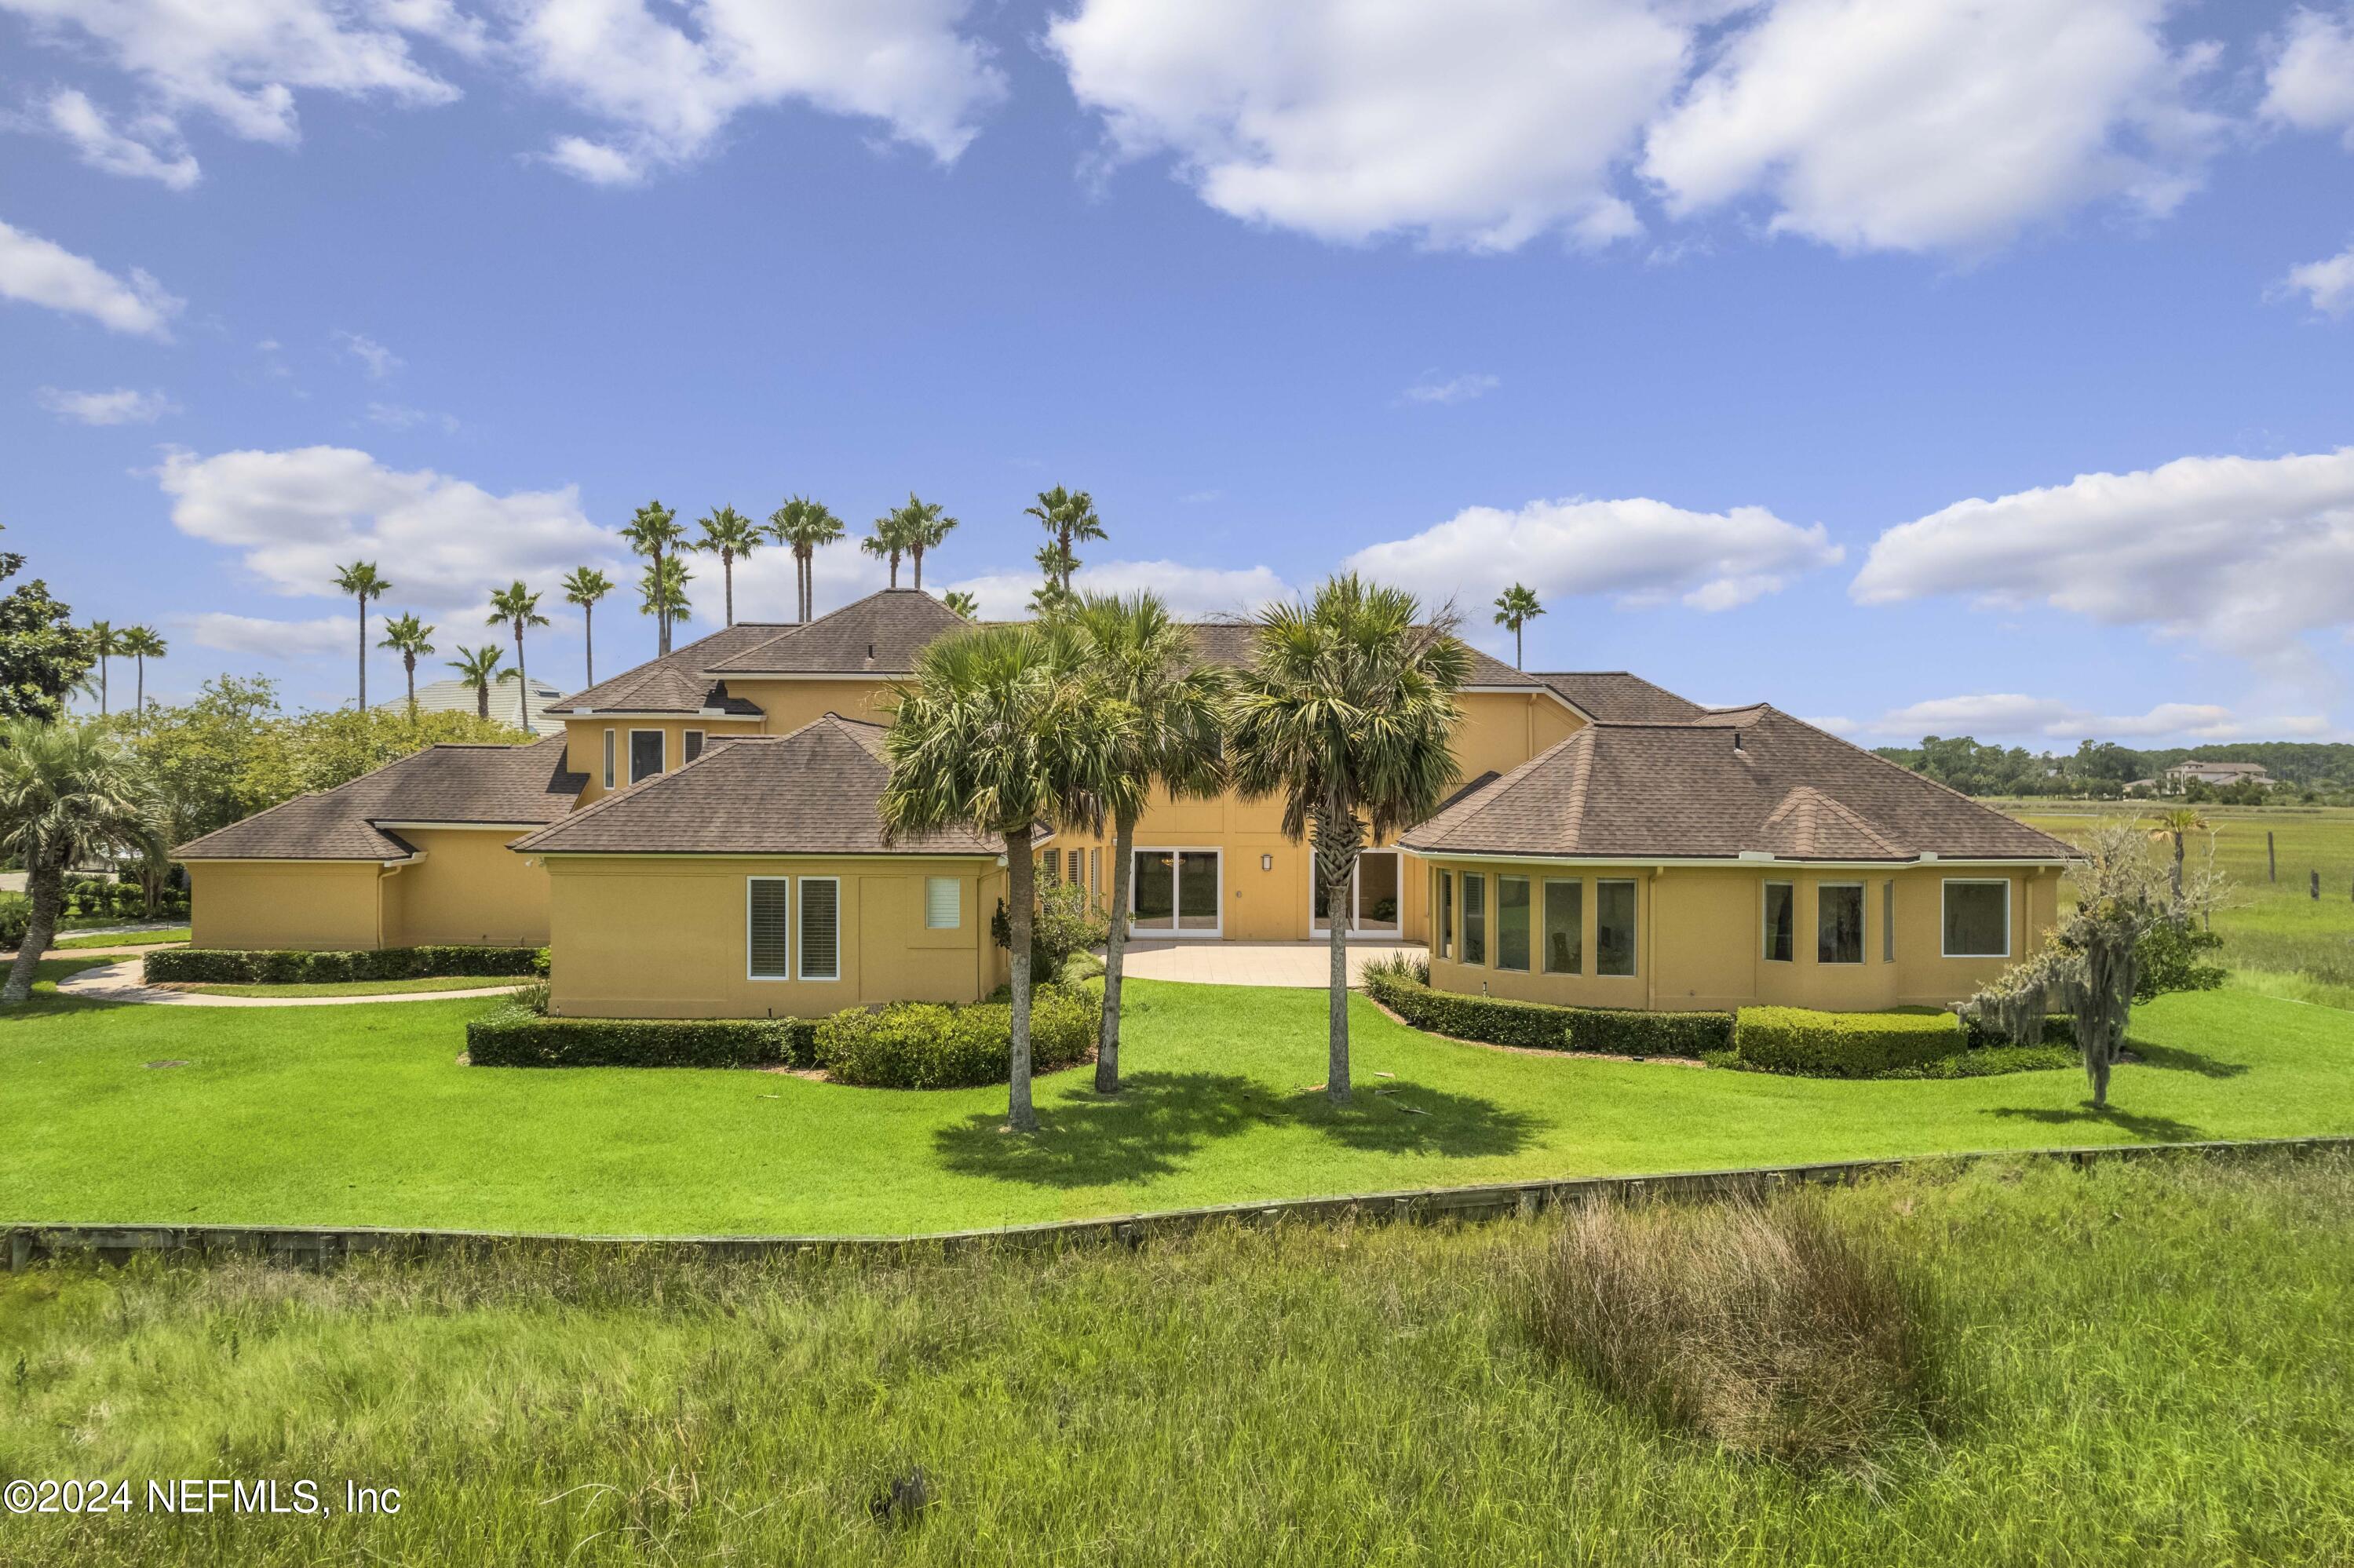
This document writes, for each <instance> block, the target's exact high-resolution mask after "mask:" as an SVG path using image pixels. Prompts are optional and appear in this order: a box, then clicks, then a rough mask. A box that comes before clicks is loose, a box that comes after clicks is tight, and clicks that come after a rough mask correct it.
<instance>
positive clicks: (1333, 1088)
mask: <svg viewBox="0 0 2354 1568" xmlns="http://www.w3.org/2000/svg"><path fill="white" fill-rule="evenodd" d="M1363 831H1364V830H1363V827H1362V826H1361V825H1360V824H1359V822H1358V821H1357V817H1356V813H1355V812H1353V811H1350V812H1341V811H1327V812H1326V813H1324V814H1323V815H1321V816H1320V817H1318V818H1317V819H1316V874H1317V875H1318V876H1319V877H1320V878H1321V879H1322V880H1323V883H1324V929H1325V933H1326V937H1327V939H1328V942H1329V944H1330V947H1331V958H1332V970H1331V976H1330V978H1329V980H1328V981H1327V991H1328V993H1329V994H1328V997H1327V1008H1326V1017H1327V1027H1328V1029H1329V1031H1330V1033H1331V1061H1330V1062H1329V1063H1328V1064H1327V1065H1326V1067H1325V1072H1324V1097H1325V1098H1326V1099H1327V1100H1329V1101H1331V1103H1332V1104H1334V1105H1336V1106H1340V1105H1347V1104H1348V1103H1349V916H1348V912H1347V910H1348V902H1349V882H1350V878H1351V877H1352V876H1353V875H1354V874H1355V873H1356V869H1357V847H1358V842H1359V840H1360V839H1361V837H1362V836H1363Z"/></svg>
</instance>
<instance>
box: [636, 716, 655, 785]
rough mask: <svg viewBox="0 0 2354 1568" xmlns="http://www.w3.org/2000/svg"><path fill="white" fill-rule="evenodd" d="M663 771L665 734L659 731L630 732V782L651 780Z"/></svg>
mask: <svg viewBox="0 0 2354 1568" xmlns="http://www.w3.org/2000/svg"><path fill="white" fill-rule="evenodd" d="M662 770H663V732H662V731H660V730H658V729H633V730H631V732H630V782H631V783H632V784H635V783H636V782H638V781H639V780H640V779H651V778H652V777H653V776H654V775H655V774H657V773H659V772H661V771H662Z"/></svg>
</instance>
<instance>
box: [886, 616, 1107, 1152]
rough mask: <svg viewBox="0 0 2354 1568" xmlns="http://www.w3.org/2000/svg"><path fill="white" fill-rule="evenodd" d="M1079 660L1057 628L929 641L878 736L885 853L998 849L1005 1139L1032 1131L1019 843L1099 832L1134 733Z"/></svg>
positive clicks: (1025, 848)
mask: <svg viewBox="0 0 2354 1568" xmlns="http://www.w3.org/2000/svg"><path fill="white" fill-rule="evenodd" d="M1087 657H1088V648H1087V642H1086V640H1085V639H1083V638H1081V637H1080V636H1078V635H1077V634H1076V632H1075V631H1073V630H1071V629H1070V628H1069V627H1067V626H1056V627H1041V626H1037V625H1034V624H1030V623H1027V622H1024V623H1020V624H1016V625H1012V626H991V627H980V628H976V629H974V630H970V631H962V632H959V633H957V634H956V635H955V636H953V637H942V638H938V639H936V640H934V641H932V642H931V643H929V644H928V645H927V646H926V647H925V649H924V651H923V652H921V653H919V654H917V656H916V672H915V675H914V678H913V679H912V680H911V681H909V682H908V683H907V684H905V685H903V686H901V687H900V688H898V690H897V693H896V696H895V699H894V704H893V706H894V710H895V711H894V722H893V724H892V726H891V727H890V728H889V729H887V730H885V732H884V736H883V750H884V757H885V760H886V761H887V762H888V763H889V764H890V768H891V776H890V780H889V782H888V783H886V784H885V786H884V789H883V796H882V799H881V800H880V802H879V809H880V811H881V814H882V818H883V832H884V838H885V842H886V843H891V842H898V841H900V840H903V839H907V838H913V837H920V836H921V835H923V834H926V833H931V832H938V831H940V830H942V829H944V828H950V827H967V828H970V829H972V830H973V831H975V832H979V833H982V834H985V835H987V836H988V837H990V838H992V839H995V840H998V841H1000V842H1002V843H1003V844H1004V846H1005V863H1006V867H1007V870H1008V872H1009V873H1010V874H1011V878H1012V886H1011V887H1010V888H1009V889H1008V890H1007V895H1006V913H1007V917H1008V920H1009V923H1010V924H1011V926H1012V927H1013V930H1012V942H1011V946H1012V948H1013V953H1012V965H1013V1072H1012V1082H1011V1085H1010V1086H1009V1088H1008V1091H1007V1111H1006V1123H1007V1126H1008V1127H1009V1128H1011V1129H1012V1130H1013V1131H1015V1132H1034V1131H1035V1130H1036V1129H1037V1127H1038V1114H1037V1111H1036V1110H1035V1109H1034V1107H1033V1106H1032V1105H1031V1098H1030V989H1031V982H1032V979H1033V977H1032V975H1031V973H1030V935H1031V931H1032V928H1033V926H1034V920H1033V914H1034V901H1035V899H1036V897H1037V892H1036V885H1037V884H1036V875H1037V869H1036V867H1035V865H1034V863H1033V859H1032V856H1033V851H1032V848H1031V844H1032V842H1033V840H1034V837H1035V836H1036V831H1037V830H1038V829H1039V828H1040V827H1042V826H1046V825H1050V824H1061V825H1064V826H1090V825H1100V823H1101V822H1102V821H1103V800H1104V792H1105V790H1106V789H1107V788H1108V785H1109V784H1110V782H1111V770H1112V768H1113V767H1114V766H1115V763H1116V760H1117V758H1118V757H1119V754H1120V752H1121V749H1122V748H1123V747H1124V746H1125V745H1126V741H1127V731H1128V730H1129V728H1130V727H1132V724H1133V720H1132V718H1131V717H1130V716H1129V713H1128V711H1127V709H1126V708H1125V707H1124V706H1123V705H1121V704H1119V703H1118V702H1114V701H1109V700H1107V699H1106V697H1105V696H1104V694H1102V693H1101V692H1099V691H1097V690H1096V689H1094V688H1093V686H1092V685H1091V683H1089V682H1088V681H1087V678H1086V670H1087Z"/></svg>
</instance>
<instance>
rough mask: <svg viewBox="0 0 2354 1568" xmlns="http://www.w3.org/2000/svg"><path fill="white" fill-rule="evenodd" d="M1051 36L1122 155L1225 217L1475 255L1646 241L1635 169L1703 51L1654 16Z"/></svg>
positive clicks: (1340, 3)
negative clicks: (1169, 176)
mask: <svg viewBox="0 0 2354 1568" xmlns="http://www.w3.org/2000/svg"><path fill="white" fill-rule="evenodd" d="M1047 37H1048V43H1049V47H1050V48H1052V49H1053V51H1054V52H1055V55H1056V56H1057V57H1059V58H1060V59H1061V60H1062V62H1063V65H1064V67H1065V69H1066V71H1067V73H1068V75H1069V78H1070V83H1071V89H1072V90H1073V91H1074V92H1075V93H1076V95H1077V96H1078V100H1079V101H1080V103H1081V104H1082V105H1083V106H1085V107H1086V108H1087V109H1089V110H1092V111H1095V112H1096V113H1097V114H1098V115H1100V116H1101V117H1102V119H1103V121H1104V123H1105V127H1106V130H1107V131H1108V135H1109V139H1110V145H1111V149H1112V153H1113V155H1115V156H1116V157H1120V158H1141V157H1147V156H1150V155H1153V154H1160V153H1163V152H1166V153H1170V154H1174V155H1175V158H1176V161H1177V164H1178V169H1179V172H1180V173H1181V175H1182V177H1183V178H1184V179H1185V180H1186V181H1187V183H1189V184H1190V185H1193V188H1194V189H1195V190H1196V191H1197V192H1198V193H1199V194H1200V196H1201V197H1202V199H1203V200H1204V201H1205V202H1207V203H1208V204H1209V205H1210V206H1212V207H1215V208H1217V209H1218V210H1219V211H1221V212H1224V213H1227V214H1230V215H1231V216H1233V217H1240V218H1245V219H1247V220H1249V221H1252V222H1257V223H1267V224H1272V225H1275V226H1277V227H1279V228H1290V229H1297V230H1299V231H1301V232H1304V233H1307V234H1311V235H1314V236H1316V237H1318V238H1323V239H1331V240H1341V241H1349V242H1356V241H1363V240H1366V239H1371V238H1375V237H1377V236H1382V235H1389V234H1405V235H1410V236H1413V237H1415V238H1419V239H1421V240H1422V241H1424V242H1425V243H1426V244H1429V245H1432V246H1440V247H1457V248H1462V249H1473V250H1509V249H1514V248H1515V247H1518V246H1520V245H1522V244H1524V243H1526V242H1527V241H1528V240H1530V239H1532V238H1535V237H1536V236H1538V235H1540V234H1545V233H1561V234H1564V235H1566V236H1567V237H1569V238H1571V239H1573V240H1575V241H1576V242H1578V243H1582V244H1599V243H1604V242H1606V241H1608V240H1611V239H1616V238H1623V237H1625V236H1628V235H1630V234H1633V233H1635V232H1638V230H1639V228H1640V225H1639V224H1638V222H1637V220H1636V217H1635V215H1634V212H1633V210H1632V209H1631V208H1630V207H1628V205H1627V203H1626V201H1625V200H1624V199H1622V198H1621V196H1619V195H1618V194H1617V192H1616V191H1615V190H1614V188H1613V174H1612V170H1613V166H1614V165H1615V164H1617V163H1619V162H1620V161H1622V160H1623V159H1624V158H1625V157H1626V156H1627V154H1628V153H1629V151H1630V150H1631V149H1632V147H1633V145H1634V143H1635V139H1636V137H1637V134H1638V132H1639V131H1640V129H1641V127H1642V125H1643V122H1645V120H1646V119H1648V118H1649V116H1650V115H1651V114H1652V113H1653V112H1654V111H1656V110H1658V109H1659V106H1660V105H1661V104H1663V103H1664V102H1665V101H1667V99H1668V97H1669V95H1670V93H1672V92H1673V91H1674V90H1675V86H1676V83H1677V81H1678V79H1680V78H1681V76H1682V74H1683V72H1684V70H1685V69H1686V64H1687V59H1688V50H1689V48H1690V32H1689V29H1688V28H1687V27H1686V26H1683V25H1681V23H1679V22H1676V21H1673V20H1670V19H1668V18H1666V17H1663V16H1660V15H1659V14H1657V12H1656V11H1655V10H1654V8H1652V7H1650V6H1648V5H1644V4H1642V3H1640V0H1553V3H1546V0H1458V3H1456V4H1454V5H1429V4H1426V3H1424V0H1292V3H1291V4H1288V5H1259V4H1256V3H1254V0H1193V3H1191V4H1186V5H1170V4H1166V3H1165V0H1080V4H1079V5H1077V6H1076V9H1074V10H1073V11H1071V12H1069V13H1068V14H1066V15H1065V16H1058V17H1056V18H1055V21H1054V22H1052V23H1051V24H1050V25H1049V26H1048V29H1047Z"/></svg>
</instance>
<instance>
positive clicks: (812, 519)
mask: <svg viewBox="0 0 2354 1568" xmlns="http://www.w3.org/2000/svg"><path fill="white" fill-rule="evenodd" d="M769 533H770V534H771V535H774V536H775V537H776V541H777V543H778V544H779V545H790V546H792V551H793V580H794V582H795V583H796V584H797V585H798V586H799V588H800V590H801V594H800V603H799V605H798V607H797V608H798V616H799V619H801V620H804V621H805V620H809V619H810V614H811V610H812V609H814V607H815V600H816V598H817V593H816V588H817V573H816V568H817V547H818V546H820V545H831V544H832V543H833V542H834V541H835V540H837V539H839V538H841V537H842V535H843V526H842V519H841V518H839V517H836V516H835V515H834V514H832V513H831V512H829V511H827V510H826V509H825V504H824V503H822V502H817V501H811V499H810V498H809V497H808V496H806V495H796V496H794V497H793V498H792V499H790V501H787V502H786V503H784V504H783V505H782V506H779V507H778V508H777V509H776V510H775V511H774V512H771V513H769Z"/></svg>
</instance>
